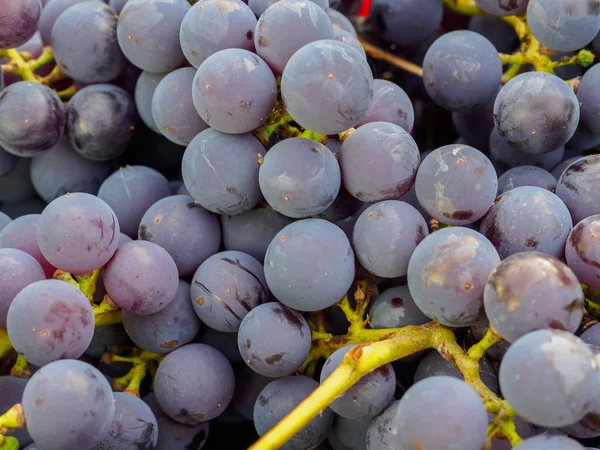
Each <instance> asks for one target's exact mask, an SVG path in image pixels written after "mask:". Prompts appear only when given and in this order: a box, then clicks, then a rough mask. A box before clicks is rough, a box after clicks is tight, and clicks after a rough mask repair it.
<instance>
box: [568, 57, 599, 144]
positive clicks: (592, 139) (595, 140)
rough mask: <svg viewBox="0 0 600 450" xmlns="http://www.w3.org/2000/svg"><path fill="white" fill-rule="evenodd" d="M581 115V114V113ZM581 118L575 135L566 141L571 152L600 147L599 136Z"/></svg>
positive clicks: (581, 105)
mask: <svg viewBox="0 0 600 450" xmlns="http://www.w3.org/2000/svg"><path fill="white" fill-rule="evenodd" d="M565 67H568V66H565ZM580 101H581V100H580ZM584 104H585V103H581V104H580V108H582V107H583V105H584ZM581 114H583V112H582V113H581ZM581 117H582V119H581V120H580V121H579V123H578V124H577V128H576V129H575V133H573V136H571V139H569V140H568V141H567V143H566V145H567V147H568V148H569V149H571V150H575V151H581V152H583V151H587V150H592V149H594V148H596V147H598V145H600V135H598V134H596V133H593V132H592V131H591V130H590V129H589V128H588V126H587V125H586V124H585V123H584V121H583V116H581Z"/></svg>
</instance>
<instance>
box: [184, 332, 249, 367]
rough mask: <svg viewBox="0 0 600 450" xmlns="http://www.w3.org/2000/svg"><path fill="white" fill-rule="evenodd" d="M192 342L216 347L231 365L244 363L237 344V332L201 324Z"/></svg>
mask: <svg viewBox="0 0 600 450" xmlns="http://www.w3.org/2000/svg"><path fill="white" fill-rule="evenodd" d="M194 342H197V343H200V344H206V345H209V346H211V347H213V348H216V349H217V350H219V351H220V352H221V353H223V355H225V357H226V358H227V359H228V360H229V362H230V363H231V364H232V365H233V366H235V365H243V364H244V359H243V358H242V355H240V350H239V348H238V344H237V333H224V332H222V331H217V330H213V329H212V328H211V327H208V326H203V327H202V329H201V332H200V334H199V335H198V336H197V337H196V339H195V340H194Z"/></svg>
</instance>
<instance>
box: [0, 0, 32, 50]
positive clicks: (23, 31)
mask: <svg viewBox="0 0 600 450" xmlns="http://www.w3.org/2000/svg"><path fill="white" fill-rule="evenodd" d="M41 13H42V2H41V1H40V0H19V1H8V2H2V4H1V5H0V49H5V48H13V47H18V46H20V45H23V44H24V43H25V42H27V41H28V40H29V39H31V37H32V36H33V35H34V34H35V32H36V31H37V24H38V20H39V18H40V15H41Z"/></svg>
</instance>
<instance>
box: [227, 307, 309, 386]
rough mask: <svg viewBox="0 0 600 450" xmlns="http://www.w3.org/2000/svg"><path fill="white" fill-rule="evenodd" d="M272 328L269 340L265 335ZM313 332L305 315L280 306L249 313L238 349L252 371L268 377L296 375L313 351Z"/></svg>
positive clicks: (240, 335) (243, 322)
mask: <svg viewBox="0 0 600 450" xmlns="http://www.w3.org/2000/svg"><path fill="white" fill-rule="evenodd" d="M267 323H268V324H269V334H268V336H267V335H265V333H264V326H265V324H267ZM310 344H311V331H310V328H309V327H308V324H307V323H306V320H305V319H304V317H302V315H301V314H300V313H298V312H296V311H294V310H293V309H289V308H287V307H285V306H283V305H280V304H278V303H265V304H264V305H259V306H257V307H256V308H254V309H253V310H252V311H250V312H249V313H248V314H247V315H246V316H245V317H244V319H243V320H242V323H241V324H240V328H239V331H238V347H239V349H240V353H241V355H242V358H244V361H245V362H246V364H247V365H248V367H250V368H251V369H252V370H254V371H255V372H256V373H258V374H260V375H263V376H265V377H271V378H276V377H283V376H286V375H291V374H293V373H294V372H295V371H296V370H298V369H299V368H300V366H301V365H302V363H303V362H304V361H305V360H306V358H307V356H308V353H309V351H310Z"/></svg>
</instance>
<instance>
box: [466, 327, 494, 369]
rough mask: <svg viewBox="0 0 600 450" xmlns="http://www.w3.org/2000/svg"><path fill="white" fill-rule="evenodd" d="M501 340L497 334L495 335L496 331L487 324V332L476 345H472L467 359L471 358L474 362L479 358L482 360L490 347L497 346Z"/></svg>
mask: <svg viewBox="0 0 600 450" xmlns="http://www.w3.org/2000/svg"><path fill="white" fill-rule="evenodd" d="M501 340H502V336H500V335H499V334H498V333H496V330H494V327H492V324H489V326H488V330H487V333H485V336H483V337H482V338H481V340H480V341H479V342H478V343H476V344H474V345H473V346H472V347H471V348H470V349H469V351H468V352H467V355H468V356H469V358H471V359H473V360H475V361H479V360H480V359H481V358H483V355H485V352H487V351H488V349H489V348H490V347H491V346H492V345H494V344H497V343H498V342H500V341H501Z"/></svg>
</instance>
